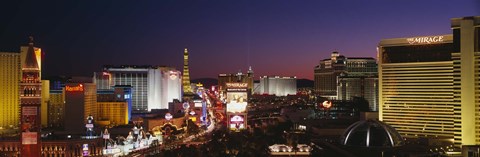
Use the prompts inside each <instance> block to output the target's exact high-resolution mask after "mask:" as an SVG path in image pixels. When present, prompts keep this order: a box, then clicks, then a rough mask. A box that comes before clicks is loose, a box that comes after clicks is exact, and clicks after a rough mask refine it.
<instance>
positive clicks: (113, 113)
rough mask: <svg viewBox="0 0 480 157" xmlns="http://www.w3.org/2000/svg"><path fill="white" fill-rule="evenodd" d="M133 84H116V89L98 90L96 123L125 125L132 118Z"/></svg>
mask: <svg viewBox="0 0 480 157" xmlns="http://www.w3.org/2000/svg"><path fill="white" fill-rule="evenodd" d="M131 91H132V87H131V86H114V90H113V91H111V90H107V91H101V90H98V91H97V109H96V110H97V114H98V116H99V117H98V120H97V121H96V124H100V125H102V126H107V125H113V126H115V125H124V124H128V121H129V120H130V118H131V112H130V111H131V102H132V99H131Z"/></svg>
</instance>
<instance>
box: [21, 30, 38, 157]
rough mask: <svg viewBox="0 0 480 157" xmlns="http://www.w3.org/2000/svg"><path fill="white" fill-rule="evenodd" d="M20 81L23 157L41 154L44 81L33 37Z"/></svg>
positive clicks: (35, 156)
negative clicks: (41, 111) (41, 109)
mask: <svg viewBox="0 0 480 157" xmlns="http://www.w3.org/2000/svg"><path fill="white" fill-rule="evenodd" d="M21 76H22V80H21V82H20V106H21V109H20V113H21V115H20V122H21V127H20V132H21V137H20V139H21V143H22V148H21V153H20V156H22V157H27V156H28V157H39V156H40V147H41V143H40V142H41V141H40V126H41V125H40V123H41V121H40V120H41V118H40V106H41V98H42V97H41V93H42V91H41V89H42V82H41V78H40V66H39V61H38V60H37V57H36V55H35V48H34V47H33V38H32V37H30V42H29V43H28V50H27V54H26V57H25V63H24V64H23V65H22V75H21Z"/></svg>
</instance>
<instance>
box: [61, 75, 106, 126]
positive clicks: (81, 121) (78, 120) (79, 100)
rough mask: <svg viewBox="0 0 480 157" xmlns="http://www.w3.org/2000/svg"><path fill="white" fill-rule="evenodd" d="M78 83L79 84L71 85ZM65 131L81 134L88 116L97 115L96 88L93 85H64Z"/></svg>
mask: <svg viewBox="0 0 480 157" xmlns="http://www.w3.org/2000/svg"><path fill="white" fill-rule="evenodd" d="M73 82H79V83H73ZM64 90H65V116H67V115H68V118H64V120H65V121H64V127H65V130H66V131H68V132H71V133H83V132H84V131H85V128H84V126H85V123H86V122H85V121H86V119H87V117H88V116H89V115H91V116H93V117H95V118H98V115H97V88H96V85H95V84H93V83H85V82H80V81H72V82H70V83H66V85H65V88H64Z"/></svg>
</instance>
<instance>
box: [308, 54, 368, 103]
mask: <svg viewBox="0 0 480 157" xmlns="http://www.w3.org/2000/svg"><path fill="white" fill-rule="evenodd" d="M314 72H315V73H314V83H315V87H314V88H315V91H316V92H317V93H318V94H320V95H321V96H325V97H332V98H335V97H336V96H337V83H338V79H337V78H338V77H340V76H341V75H342V74H343V75H348V76H355V77H357V76H358V77H363V76H376V75H377V62H376V60H375V59H374V58H358V57H345V56H343V55H340V54H339V53H338V52H333V53H332V54H331V57H330V58H329V59H324V60H321V61H320V63H319V65H317V66H315V69H314Z"/></svg>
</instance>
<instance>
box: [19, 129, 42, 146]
mask: <svg viewBox="0 0 480 157" xmlns="http://www.w3.org/2000/svg"><path fill="white" fill-rule="evenodd" d="M37 139H38V138H37V132H22V144H25V145H28V144H37Z"/></svg>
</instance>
